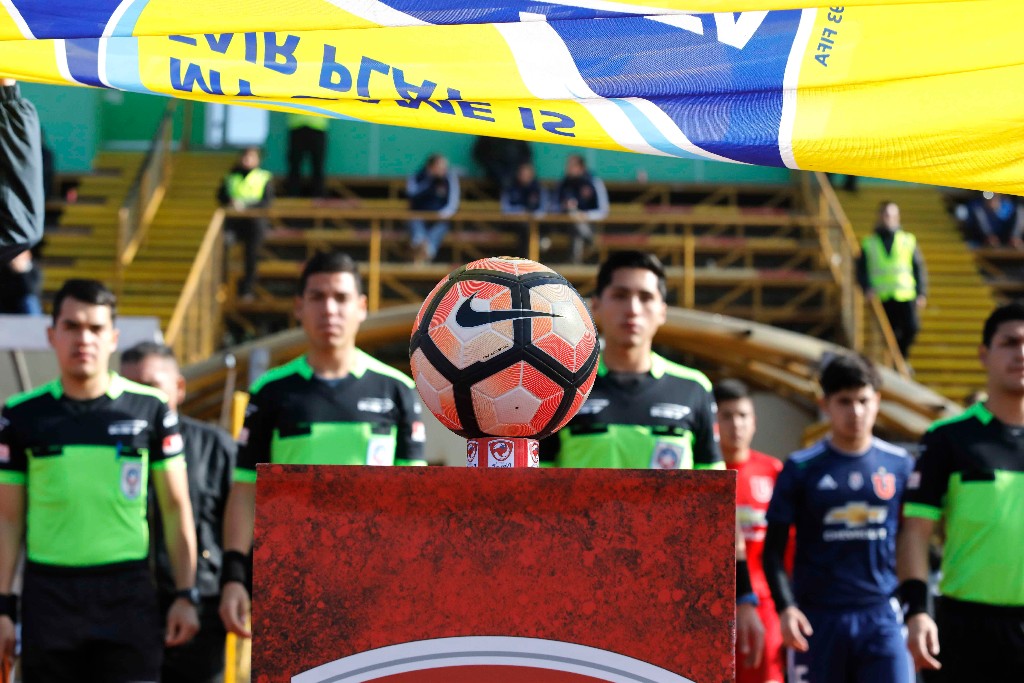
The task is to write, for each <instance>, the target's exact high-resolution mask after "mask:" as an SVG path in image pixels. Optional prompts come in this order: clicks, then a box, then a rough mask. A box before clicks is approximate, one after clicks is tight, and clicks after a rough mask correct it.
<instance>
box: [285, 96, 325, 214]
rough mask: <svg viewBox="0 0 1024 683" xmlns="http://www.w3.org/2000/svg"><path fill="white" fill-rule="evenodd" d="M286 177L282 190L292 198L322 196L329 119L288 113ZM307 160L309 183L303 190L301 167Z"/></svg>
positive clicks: (323, 191) (303, 181)
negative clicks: (284, 189) (307, 159)
mask: <svg viewBox="0 0 1024 683" xmlns="http://www.w3.org/2000/svg"><path fill="white" fill-rule="evenodd" d="M286 121H287V123H288V177H287V179H286V180H285V188H286V191H287V192H288V194H289V195H290V196H292V197H299V196H302V195H306V196H312V197H323V196H324V193H325V187H324V163H325V161H326V158H327V127H328V125H329V124H330V119H328V118H326V117H324V116H312V115H310V114H287V119H286ZM307 157H308V158H309V176H310V177H309V184H308V189H307V187H306V182H305V179H304V178H303V175H302V164H303V162H304V161H305V160H306V158H307Z"/></svg>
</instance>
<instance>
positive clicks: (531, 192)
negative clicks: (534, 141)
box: [501, 161, 544, 258]
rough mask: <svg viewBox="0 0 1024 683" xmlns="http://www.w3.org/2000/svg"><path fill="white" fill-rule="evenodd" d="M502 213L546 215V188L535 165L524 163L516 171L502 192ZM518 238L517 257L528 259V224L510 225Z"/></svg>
mask: <svg viewBox="0 0 1024 683" xmlns="http://www.w3.org/2000/svg"><path fill="white" fill-rule="evenodd" d="M501 212H502V213H504V214H508V215H525V214H530V215H532V216H533V217H535V218H536V217H539V216H542V215H543V214H544V188H542V187H541V185H540V181H539V180H537V171H536V170H535V169H534V167H533V164H532V163H531V162H529V161H524V162H523V163H522V164H520V165H519V168H518V169H516V174H515V176H513V177H512V179H511V180H510V181H509V182H507V183H506V184H505V186H504V187H503V188H502V190H501ZM509 227H511V228H512V229H513V230H514V231H515V232H516V236H517V237H518V244H517V246H516V254H515V255H516V256H520V257H523V258H527V257H528V255H529V254H528V252H529V242H530V226H529V224H528V223H510V224H509Z"/></svg>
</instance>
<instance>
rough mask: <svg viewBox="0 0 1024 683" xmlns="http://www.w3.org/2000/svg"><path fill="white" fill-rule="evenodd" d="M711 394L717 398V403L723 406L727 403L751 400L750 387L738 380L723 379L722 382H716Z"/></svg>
mask: <svg viewBox="0 0 1024 683" xmlns="http://www.w3.org/2000/svg"><path fill="white" fill-rule="evenodd" d="M711 393H712V394H714V396H715V403H717V404H719V405H721V404H723V403H725V402H726V401H738V400H740V399H741V398H750V387H748V386H747V385H746V384H745V383H743V382H741V381H740V380H738V379H723V380H722V381H721V382H715V386H714V387H713V388H712V390H711Z"/></svg>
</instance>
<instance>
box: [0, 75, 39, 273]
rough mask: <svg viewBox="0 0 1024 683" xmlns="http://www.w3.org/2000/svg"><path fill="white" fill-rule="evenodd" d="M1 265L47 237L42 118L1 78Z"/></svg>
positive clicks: (15, 89)
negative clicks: (44, 224) (40, 120)
mask: <svg viewBox="0 0 1024 683" xmlns="http://www.w3.org/2000/svg"><path fill="white" fill-rule="evenodd" d="M0 197H3V201H0V264H4V263H7V262H8V261H10V260H11V259H13V258H14V257H15V256H17V255H18V254H20V253H21V252H23V251H25V250H26V249H31V248H32V247H33V246H35V245H36V244H37V243H38V242H39V240H40V239H42V237H43V217H44V216H45V214H46V198H45V197H44V196H43V152H42V135H41V133H40V130H39V115H38V114H37V113H36V108H35V107H34V106H33V105H32V103H31V102H29V101H28V100H26V99H24V98H23V97H22V96H21V92H20V91H19V90H18V85H17V83H16V82H15V81H14V79H12V78H0Z"/></svg>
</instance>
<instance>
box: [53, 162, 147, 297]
mask: <svg viewBox="0 0 1024 683" xmlns="http://www.w3.org/2000/svg"><path fill="white" fill-rule="evenodd" d="M144 158H145V154H144V153H142V152H100V153H99V154H98V155H97V156H96V159H95V160H94V162H93V170H92V171H91V172H90V173H86V174H84V175H82V176H80V179H79V181H80V184H79V186H78V201H77V202H75V203H71V204H67V205H66V206H65V207H64V210H63V213H62V215H61V217H60V221H59V223H58V225H57V226H56V227H55V228H48V229H47V231H46V237H45V239H46V243H45V246H44V248H43V260H42V270H43V293H44V297H45V298H47V299H48V298H50V297H51V296H52V295H53V294H54V292H56V291H57V289H59V288H60V285H61V283H63V282H64V280H66V279H68V278H72V277H82V278H95V279H97V280H102V281H104V282H111V280H112V276H113V272H114V253H115V251H116V250H117V212H118V209H120V208H121V203H122V202H123V201H124V199H125V196H127V194H128V189H129V187H131V184H132V182H133V181H134V180H135V175H136V173H137V172H138V169H139V166H140V165H141V164H142V162H143V159H144Z"/></svg>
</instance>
